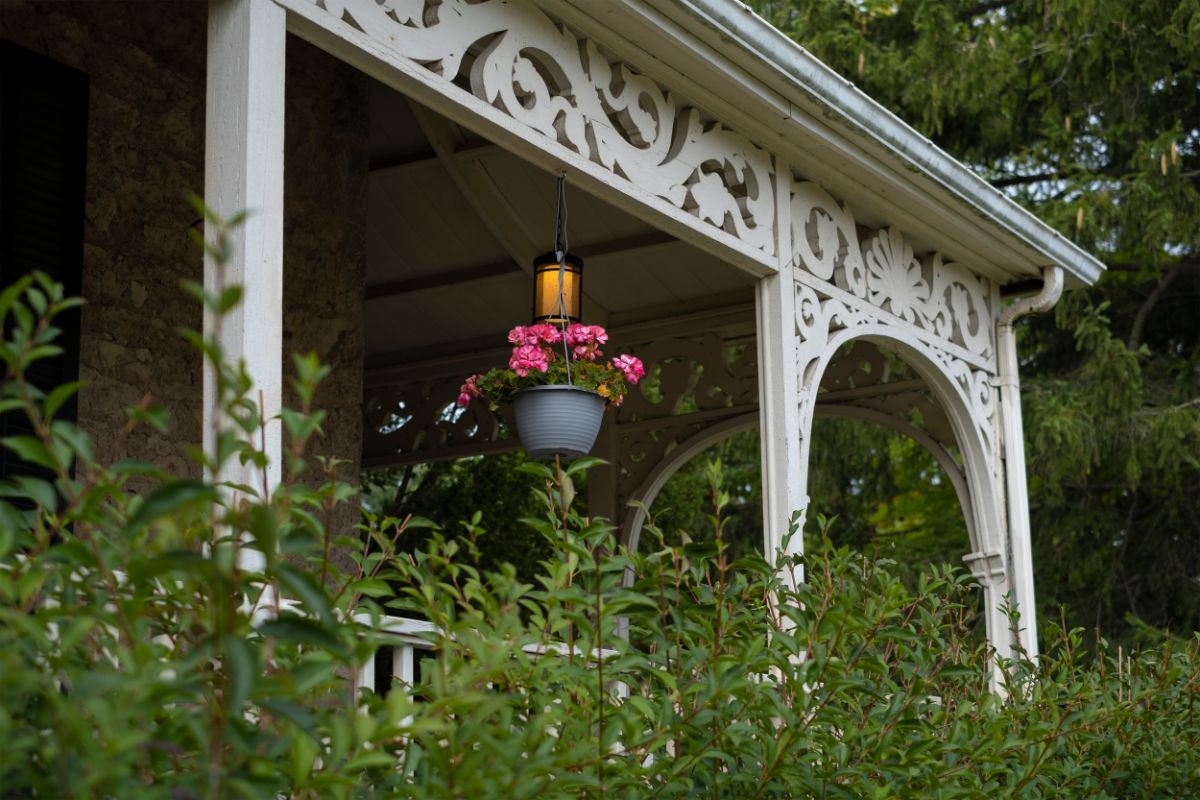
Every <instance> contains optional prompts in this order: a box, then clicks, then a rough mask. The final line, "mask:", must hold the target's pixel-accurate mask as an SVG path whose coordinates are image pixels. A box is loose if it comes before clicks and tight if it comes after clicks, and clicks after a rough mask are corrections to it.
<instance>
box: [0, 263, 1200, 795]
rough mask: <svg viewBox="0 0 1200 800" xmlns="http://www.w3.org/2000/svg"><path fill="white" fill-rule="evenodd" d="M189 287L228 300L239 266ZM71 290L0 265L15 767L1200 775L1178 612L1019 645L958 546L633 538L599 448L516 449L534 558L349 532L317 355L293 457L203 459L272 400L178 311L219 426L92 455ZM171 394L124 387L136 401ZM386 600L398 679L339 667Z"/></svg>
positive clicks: (520, 775) (386, 790) (546, 785)
mask: <svg viewBox="0 0 1200 800" xmlns="http://www.w3.org/2000/svg"><path fill="white" fill-rule="evenodd" d="M210 249H211V252H212V253H213V254H214V255H215V256H218V257H219V256H221V255H223V254H224V252H225V245H224V243H223V241H222V240H221V239H219V240H218V241H217V242H216V243H215V244H212V245H211V246H210ZM190 290H191V291H192V292H193V293H194V294H196V295H197V296H198V297H199V298H200V299H201V301H202V302H204V303H206V304H207V305H208V306H209V307H210V308H211V309H212V311H213V312H214V313H215V314H217V315H218V316H220V314H221V313H224V312H225V311H227V310H228V309H229V308H230V307H232V306H233V305H234V304H235V303H236V302H237V301H238V299H239V296H240V292H239V291H238V290H237V289H236V288H222V289H219V290H218V291H216V292H215V293H213V294H209V293H205V292H204V290H203V289H202V288H200V287H197V286H191V287H190ZM72 302H73V301H70V300H66V299H64V298H63V297H62V292H61V289H60V288H59V287H57V286H54V285H53V284H52V283H50V282H49V281H48V280H46V279H45V278H42V277H33V278H29V279H26V280H23V281H21V282H19V283H18V284H15V285H14V286H12V287H10V288H9V289H7V290H6V291H5V292H4V293H3V295H2V296H0V314H2V315H3V319H4V324H5V330H6V331H7V334H6V337H5V340H4V342H3V347H2V350H0V356H2V357H3V359H4V362H5V365H6V369H7V379H6V381H5V384H4V388H3V393H2V396H0V402H2V403H3V406H2V407H3V409H4V410H5V411H6V412H9V413H24V414H26V415H27V416H28V417H29V419H30V420H31V422H32V424H33V427H34V430H35V435H34V436H32V437H29V438H23V439H22V438H8V439H5V440H4V441H3V445H4V446H5V447H7V448H9V449H10V450H13V451H14V452H16V453H18V454H19V455H21V456H22V457H23V458H25V459H26V460H29V461H32V462H35V463H37V464H40V465H41V466H43V467H45V468H46V469H48V470H50V471H51V472H52V473H53V475H54V476H55V477H54V478H53V479H52V480H40V479H30V478H24V479H16V480H14V481H10V482H9V483H7V484H5V485H4V486H3V488H2V489H0V497H2V498H3V499H0V618H2V620H3V625H2V626H0V740H2V741H3V742H4V747H2V748H0V794H2V795H4V796H6V797H44V798H74V797H79V798H83V797H89V798H90V797H103V798H122V800H126V799H131V798H140V797H168V798H175V799H178V798H201V797H206V798H218V797H247V798H271V797H287V798H317V797H320V798H326V797H330V798H343V797H368V798H369V797H380V798H384V797H387V798H392V797H414V798H417V797H419V798H440V797H445V798H472V800H477V799H478V798H488V797H496V798H500V797H503V798H522V797H537V798H552V797H575V796H595V797H600V796H604V797H626V798H644V797H683V796H689V797H690V796H708V797H714V798H731V797H736V798H752V797H846V798H851V797H893V796H919V797H932V796H937V797H982V796H985V795H986V796H996V795H1004V796H1010V795H1011V796H1021V797H1064V796H1074V797H1133V796H1137V797H1193V796H1196V795H1197V794H1200V764H1198V760H1197V756H1196V753H1197V752H1198V749H1200V719H1198V712H1200V687H1198V679H1200V650H1198V644H1197V641H1194V640H1193V641H1189V642H1181V643H1177V644H1173V645H1170V646H1167V647H1163V648H1161V649H1159V650H1156V651H1150V652H1145V653H1140V654H1137V655H1135V656H1132V657H1125V656H1123V655H1121V654H1118V656H1117V657H1113V656H1112V654H1107V653H1103V652H1102V653H1101V655H1100V657H1098V658H1097V657H1095V656H1094V655H1092V654H1089V653H1085V652H1084V651H1083V650H1082V649H1081V648H1080V647H1079V636H1078V633H1075V632H1072V633H1065V634H1063V635H1062V637H1061V638H1060V640H1059V641H1057V642H1052V643H1048V644H1049V646H1048V647H1046V651H1047V652H1046V653H1045V654H1044V655H1043V656H1042V658H1041V660H1040V662H1039V663H1038V664H1037V665H1033V664H1030V663H1027V662H1019V663H1012V664H1001V665H995V664H993V662H992V661H990V660H989V656H988V653H987V652H986V650H985V649H984V648H983V647H982V646H981V645H979V644H977V643H976V642H975V641H974V639H973V638H972V637H971V635H970V630H969V626H968V625H967V624H966V623H967V620H968V619H969V617H970V616H971V614H972V609H971V608H970V606H971V604H972V602H973V601H972V594H971V586H970V584H969V582H968V580H967V579H966V578H964V577H963V576H961V575H960V574H958V573H956V572H953V571H951V570H936V569H935V570H931V571H929V573H928V574H927V575H925V576H924V577H923V578H921V580H920V581H919V584H918V585H917V587H916V588H915V590H909V589H906V588H905V587H904V584H903V583H902V582H901V581H900V580H898V578H897V577H896V575H895V568H894V565H893V564H891V563H890V562H887V561H872V560H871V559H868V558H864V557H862V556H860V555H856V554H854V553H852V552H850V551H848V550H845V549H840V550H837V549H833V548H832V547H831V546H829V545H828V543H827V540H826V545H825V547H824V548H822V549H821V550H819V551H818V552H815V553H812V554H810V555H809V556H807V557H805V558H801V557H797V556H785V555H779V556H777V557H776V558H775V561H774V562H773V563H768V562H767V561H765V560H764V559H763V558H761V557H759V556H757V555H754V554H751V555H748V556H746V557H745V558H743V559H741V560H739V561H737V562H734V563H730V562H729V561H728V558H727V556H728V548H727V546H726V544H725V542H724V541H723V537H722V536H718V537H717V540H716V541H715V542H708V543H703V544H688V545H683V546H671V545H668V544H665V543H663V540H662V537H661V535H659V534H658V533H657V532H656V531H654V530H652V529H651V530H649V531H648V532H647V533H646V534H645V535H646V536H649V537H657V541H658V545H657V546H653V547H647V548H644V552H643V553H642V554H636V553H629V552H626V551H624V550H622V549H621V548H620V547H618V546H617V545H616V542H615V540H614V532H613V529H612V527H611V526H610V525H609V524H608V523H607V522H605V521H603V520H596V519H588V518H585V517H583V516H581V515H580V514H579V513H578V512H576V511H575V510H573V509H572V508H571V503H570V496H571V494H572V488H571V487H572V481H573V479H574V478H575V477H577V476H579V475H580V474H582V473H583V472H584V471H585V470H586V468H587V467H588V465H589V462H588V461H581V462H577V463H575V464H573V465H570V466H569V467H567V468H566V469H565V470H562V471H557V470H554V469H552V468H550V467H548V466H543V465H530V466H528V467H526V469H529V470H531V472H532V473H533V474H534V476H535V477H536V478H537V479H538V481H539V482H540V483H541V484H542V485H543V486H544V490H543V491H542V492H541V493H540V498H541V501H540V503H541V505H540V507H541V509H542V510H543V513H541V514H540V516H538V517H536V518H533V519H530V520H528V524H529V525H531V526H532V527H533V528H534V529H535V530H536V531H538V532H539V533H540V534H541V535H542V536H543V537H545V540H546V542H547V545H548V547H549V548H550V552H552V553H553V557H552V558H550V559H549V560H547V561H546V562H545V563H544V568H543V571H542V574H541V575H540V577H539V578H538V580H537V581H536V582H535V583H532V584H530V583H523V582H521V581H519V580H518V579H517V578H516V576H515V571H514V570H513V569H512V568H511V567H507V566H504V567H502V568H500V569H499V570H498V571H488V570H483V569H481V568H480V567H479V566H478V565H477V548H476V546H475V544H474V541H475V540H474V537H475V535H476V533H477V531H478V527H477V526H478V523H479V521H478V520H475V521H473V522H472V523H469V524H468V525H467V535H465V536H458V537H456V538H449V537H447V536H445V535H443V534H442V533H441V532H439V531H436V530H435V531H434V532H433V534H432V535H431V536H430V537H429V541H428V543H427V544H426V545H425V546H423V547H421V548H420V549H418V550H417V551H416V552H415V553H412V554H408V553H404V554H398V553H397V547H396V543H397V542H398V541H400V540H401V539H402V537H403V536H404V535H405V532H406V531H408V530H411V529H413V528H415V527H419V526H425V525H428V523H426V522H424V521H422V520H413V519H409V520H397V519H393V518H386V517H372V516H370V515H367V517H366V521H365V522H364V524H363V526H362V537H363V540H365V541H366V542H368V543H369V546H367V547H363V545H362V540H359V539H356V538H341V539H338V538H335V537H334V536H333V534H332V532H331V531H329V530H328V527H327V525H326V524H324V523H323V520H325V519H328V518H329V516H330V512H331V510H332V509H333V508H335V507H336V506H337V505H338V504H339V503H344V502H351V501H353V497H354V490H353V489H352V488H351V487H349V486H347V485H345V484H341V483H338V482H337V481H335V480H333V479H332V477H331V476H332V465H331V464H328V463H326V464H324V465H323V467H324V471H323V472H322V474H321V475H320V476H318V477H317V478H315V479H312V480H308V481H307V482H305V481H302V480H301V478H302V477H304V469H305V464H304V451H305V445H306V444H307V442H308V440H309V439H310V438H311V437H312V436H315V435H319V433H320V425H321V415H320V413H319V412H317V411H314V410H313V409H311V408H310V407H308V403H309V402H310V400H311V397H312V394H313V389H314V387H315V386H316V384H317V382H318V381H319V380H320V378H321V377H322V374H323V369H322V368H321V367H320V366H319V364H318V363H317V361H316V359H315V358H312V357H306V358H299V359H297V360H296V377H295V381H296V386H297V389H298V396H299V397H300V398H301V400H302V407H301V408H300V409H297V410H290V411H286V412H285V413H284V414H283V421H284V424H285V426H286V429H287V432H288V436H289V442H290V444H289V446H288V448H287V450H286V452H285V458H286V460H287V464H286V466H287V471H286V472H287V474H286V477H285V480H284V481H283V483H282V485H281V486H279V487H278V488H276V489H274V490H272V491H270V492H269V493H265V492H263V490H262V489H261V488H255V486H240V487H236V491H235V487H232V486H229V485H227V484H224V483H222V481H221V480H220V479H219V478H218V476H220V475H224V474H228V469H229V467H230V465H232V464H238V463H242V464H249V465H253V466H255V467H257V468H262V467H264V466H265V455H264V454H263V453H262V452H260V451H259V450H258V449H256V446H255V444H254V442H256V441H258V437H257V436H256V432H257V431H259V429H260V427H261V425H262V420H261V419H260V418H259V412H258V408H257V404H256V402H254V399H253V398H254V397H255V396H256V395H255V393H254V392H253V391H252V384H251V381H250V378H249V376H248V375H246V374H245V372H244V370H243V369H242V368H241V367H240V366H239V365H231V364H226V363H224V360H223V357H222V354H221V352H220V349H219V347H218V346H217V343H216V341H214V340H207V341H206V340H204V339H203V338H202V337H199V336H197V335H195V334H191V338H192V339H193V341H195V343H196V345H197V346H198V347H199V348H200V350H201V352H202V353H203V354H204V357H205V358H206V359H207V360H208V361H209V362H210V363H211V364H212V365H214V367H216V368H217V370H218V374H219V376H220V380H219V381H218V383H219V386H218V389H219V391H218V401H219V403H220V405H221V408H222V409H223V411H224V417H225V419H227V420H228V423H227V426H226V427H225V428H224V429H223V430H222V431H221V432H220V436H219V441H220V448H219V453H218V454H217V455H215V456H206V455H204V454H203V453H200V452H199V451H197V453H196V458H197V460H198V461H199V463H200V466H201V467H202V472H203V477H202V478H200V479H193V478H186V477H180V476H174V475H170V474H166V473H164V472H163V471H161V470H159V469H157V468H155V467H154V466H152V465H149V464H145V463H139V462H132V461H126V462H121V463H118V464H112V465H100V464H97V463H95V462H94V460H93V458H92V451H91V446H90V444H89V441H88V438H87V436H86V434H84V433H83V432H82V431H81V430H79V429H78V428H77V427H75V426H74V425H72V424H70V423H67V422H64V421H62V420H57V419H55V414H56V411H57V410H58V409H59V408H61V406H62V403H63V401H64V400H65V399H66V398H67V397H68V396H69V395H70V394H71V393H72V392H73V391H74V388H75V387H59V388H57V389H54V390H53V391H50V392H48V393H43V392H41V391H39V390H38V389H37V388H35V387H34V386H32V385H30V384H29V383H28V382H27V381H26V379H25V377H24V376H25V374H26V371H27V369H28V367H29V366H30V364H32V363H34V362H35V361H37V360H38V359H39V358H44V357H48V356H50V355H53V353H54V350H53V344H52V341H53V337H54V333H55V331H54V318H55V317H56V316H57V315H58V314H60V313H61V312H62V311H63V310H65V309H66V308H67V307H68V306H69V305H71V304H72ZM163 416H164V415H163V414H162V413H161V412H160V411H159V410H158V409H155V408H153V407H152V406H149V405H146V406H143V407H140V408H137V409H132V410H131V412H130V426H131V427H132V426H134V425H139V424H161V421H162V419H163ZM712 480H713V481H714V485H715V488H716V491H715V492H714V496H715V497H716V499H717V502H716V508H715V509H714V518H713V520H712V522H713V525H714V526H715V529H716V530H717V531H720V530H721V527H722V524H723V521H722V514H723V509H724V505H725V503H726V502H727V497H726V496H725V495H724V493H723V492H721V491H720V483H719V482H720V475H719V474H718V473H717V472H716V471H714V473H713V475H712ZM256 483H257V482H256ZM132 486H152V487H153V488H151V489H150V490H148V491H144V492H142V493H140V494H139V493H135V492H134V491H133V490H132V489H131V487H132ZM564 500H566V502H565V503H564V502H563V501H564ZM486 535H489V536H499V535H503V534H501V533H489V534H486ZM246 550H254V551H256V552H258V553H260V554H261V555H262V561H263V565H262V567H261V568H254V569H251V568H250V567H249V566H248V565H247V563H245V560H244V559H243V558H241V554H242V552H243V551H246ZM339 550H342V551H346V550H352V551H353V553H354V557H353V567H352V568H351V569H350V570H349V572H348V573H344V572H343V571H342V570H341V569H339V567H338V566H337V563H336V562H337V561H338V559H335V558H331V554H333V553H335V552H337V551H339ZM801 570H803V577H804V580H803V582H801V581H800V577H801ZM627 577H631V579H630V580H627ZM793 586H794V587H796V588H790V587H793ZM385 614H387V615H393V616H395V615H400V616H408V617H417V618H422V619H425V620H428V621H429V622H431V623H433V625H434V627H435V629H436V632H435V633H430V634H426V635H425V637H424V638H425V640H426V644H427V646H428V647H429V648H430V649H431V650H432V651H433V652H434V654H435V657H434V658H431V659H427V660H425V661H423V664H424V666H425V669H424V670H423V672H422V674H421V676H420V679H419V681H418V685H416V686H414V687H404V686H395V687H393V688H392V691H390V692H389V693H387V696H386V697H381V696H379V695H376V694H374V693H371V692H368V691H363V692H361V693H360V694H359V696H357V697H355V696H353V695H352V689H351V687H352V681H351V680H350V676H352V675H353V674H355V673H356V672H357V670H358V669H359V667H360V666H361V665H362V664H363V663H364V662H365V661H366V660H367V659H368V657H369V656H370V654H371V653H372V652H373V651H374V650H375V648H377V647H378V646H380V645H381V644H386V643H387V642H388V641H389V639H388V637H387V635H385V634H381V633H378V632H376V630H377V625H376V624H375V623H377V622H378V620H379V618H380V617H381V616H382V615H385ZM997 674H998V675H999V676H1000V678H999V679H998V680H999V683H1000V685H999V686H998V687H997V690H995V691H994V690H993V680H994V677H993V676H994V675H997Z"/></svg>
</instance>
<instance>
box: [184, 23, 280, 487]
mask: <svg viewBox="0 0 1200 800" xmlns="http://www.w3.org/2000/svg"><path fill="white" fill-rule="evenodd" d="M286 38H287V30H286V17H285V14H284V12H283V10H282V9H281V8H279V7H278V6H277V5H275V4H274V3H272V2H270V0H213V2H211V3H210V5H209V19H208V78H207V98H206V111H205V147H204V160H205V171H204V195H205V201H206V202H207V204H208V206H209V208H211V209H212V210H213V211H214V212H216V213H217V214H218V215H219V216H221V217H223V218H228V217H230V216H232V215H233V214H235V213H237V212H238V211H241V210H243V209H246V210H249V212H250V214H249V216H248V217H247V219H246V222H245V224H243V225H242V226H241V227H239V228H237V229H236V230H235V231H234V232H233V235H232V238H231V243H232V253H231V258H230V261H229V262H228V263H227V264H226V266H225V268H224V275H223V280H224V283H225V284H226V285H232V284H241V285H242V286H243V287H244V291H245V295H244V299H243V301H242V303H241V304H240V305H239V306H238V307H237V308H236V309H234V310H233V311H232V312H230V313H229V314H228V315H227V316H225V317H224V319H223V320H222V322H221V330H220V343H221V346H222V347H223V348H224V352H225V357H226V358H227V359H229V360H231V361H234V362H236V361H239V360H241V361H244V362H245V364H246V368H247V370H248V371H249V373H250V375H251V376H252V378H253V379H254V382H255V386H256V391H261V392H262V399H263V413H264V415H265V417H266V418H267V419H268V420H269V422H268V424H267V428H266V451H267V455H268V456H269V458H270V460H271V466H270V467H269V470H268V474H267V478H266V480H267V485H268V487H273V486H276V485H278V483H279V478H280V474H281V458H280V455H281V454H280V446H281V429H280V422H279V420H278V419H277V417H278V414H279V410H280V403H281V399H282V388H283V374H282V358H283V124H284V123H283V103H284V100H283V90H284V53H285V43H286ZM212 233H213V232H212V230H211V226H209V229H208V230H207V234H208V235H209V236H210V238H211V236H212ZM221 277H222V276H219V275H218V267H217V264H216V263H215V262H214V261H213V260H212V259H211V258H208V259H206V261H205V265H204V283H205V287H206V288H207V289H209V290H210V291H213V290H215V289H216V287H217V284H218V280H219V279H220V278H221ZM204 330H205V332H206V334H208V333H212V332H213V331H214V320H213V319H212V317H211V315H207V314H206V316H205V319H204ZM215 392H216V385H215V377H214V375H213V373H212V371H211V370H209V369H206V370H205V372H204V447H205V450H206V451H207V452H209V453H211V452H213V448H214V447H215V442H214V438H213V437H214V431H215V429H216V427H217V424H218V422H219V420H218V419H217V416H216V415H217V410H216V398H215ZM253 399H254V400H257V399H258V398H257V396H255V397H254V398H253ZM257 443H258V441H257V439H256V444H257ZM221 477H222V478H223V479H226V480H234V481H238V482H244V483H246V484H249V485H252V486H255V487H259V486H261V485H262V482H263V476H262V474H261V472H260V471H258V470H250V469H244V468H241V467H240V466H238V465H236V464H232V465H230V467H229V470H228V472H227V473H226V474H223V475H222V476H221Z"/></svg>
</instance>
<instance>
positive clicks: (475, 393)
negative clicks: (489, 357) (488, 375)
mask: <svg viewBox="0 0 1200 800" xmlns="http://www.w3.org/2000/svg"><path fill="white" fill-rule="evenodd" d="M479 377H480V376H479V375H472V376H471V377H469V378H467V380H466V381H465V382H464V383H463V385H462V388H460V389H459V390H458V405H459V407H460V408H466V407H467V406H469V405H470V404H471V399H472V398H474V397H483V392H481V391H479Z"/></svg>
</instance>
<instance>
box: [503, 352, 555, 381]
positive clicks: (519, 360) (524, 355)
mask: <svg viewBox="0 0 1200 800" xmlns="http://www.w3.org/2000/svg"><path fill="white" fill-rule="evenodd" d="M508 366H509V367H510V368H511V369H512V371H513V372H515V373H517V374H518V375H520V376H521V377H522V378H524V377H525V376H526V375H528V374H529V373H530V372H532V371H533V370H537V371H538V372H545V371H546V370H547V369H549V367H550V356H549V354H548V353H547V352H546V351H545V350H543V349H542V348H541V347H539V346H538V345H536V344H522V345H517V346H516V347H514V348H513V351H512V357H511V358H509V359H508Z"/></svg>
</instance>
